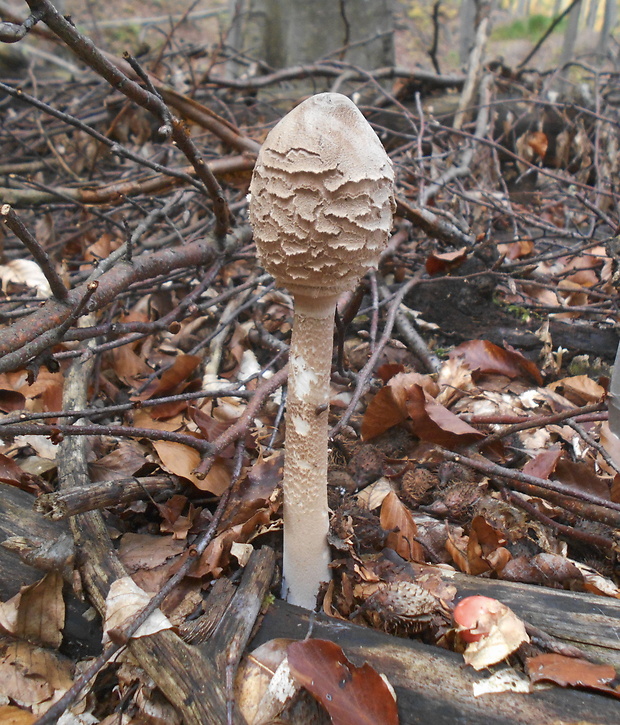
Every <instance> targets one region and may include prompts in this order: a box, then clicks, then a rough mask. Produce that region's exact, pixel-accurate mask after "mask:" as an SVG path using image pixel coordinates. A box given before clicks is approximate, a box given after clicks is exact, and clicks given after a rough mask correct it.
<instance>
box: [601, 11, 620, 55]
mask: <svg viewBox="0 0 620 725" xmlns="http://www.w3.org/2000/svg"><path fill="white" fill-rule="evenodd" d="M616 2H617V0H606V2H605V15H604V16H603V27H602V29H601V41H600V43H599V48H600V53H601V55H603V56H604V55H605V54H606V53H607V47H608V46H609V37H610V35H611V31H612V30H613V28H614V25H615V24H616V20H617V19H618V7H617V4H616Z"/></svg>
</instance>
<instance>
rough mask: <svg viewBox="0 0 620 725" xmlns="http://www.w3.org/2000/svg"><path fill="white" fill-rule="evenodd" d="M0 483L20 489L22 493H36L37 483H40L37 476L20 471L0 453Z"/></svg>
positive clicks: (13, 462)
mask: <svg viewBox="0 0 620 725" xmlns="http://www.w3.org/2000/svg"><path fill="white" fill-rule="evenodd" d="M0 482H2V483H8V484H9V485H10V486H15V487H16V488H21V489H22V491H28V492H30V493H36V492H37V490H38V483H39V482H42V481H41V479H40V478H39V477H38V476H34V475H33V474H31V473H26V471H24V470H22V468H21V467H20V466H18V465H17V463H15V461H14V460H13V459H12V458H9V457H8V456H5V455H4V454H2V453H0Z"/></svg>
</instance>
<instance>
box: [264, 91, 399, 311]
mask: <svg viewBox="0 0 620 725" xmlns="http://www.w3.org/2000/svg"><path fill="white" fill-rule="evenodd" d="M250 192H251V195H252V196H251V200H250V223H251V224H252V228H253V230H254V238H255V240H256V246H257V249H258V255H259V259H260V261H261V263H262V265H263V267H264V268H265V269H266V270H267V271H268V272H269V273H270V274H272V275H273V276H274V277H275V278H276V281H277V282H278V284H280V285H282V286H284V287H287V288H288V289H289V291H290V292H292V293H293V294H303V295H305V296H309V297H321V296H328V295H335V294H339V293H340V292H343V291H344V290H347V289H350V288H351V287H352V286H353V285H354V284H355V283H356V282H357V280H359V279H360V277H362V276H363V275H364V274H365V273H366V271H367V270H368V268H369V267H373V266H376V265H377V263H378V260H379V255H380V253H381V251H382V250H383V249H384V248H385V246H386V245H387V241H388V237H389V234H390V230H391V228H392V215H393V213H394V209H395V204H394V170H393V168H392V162H391V161H390V159H389V157H388V155H387V154H386V152H385V149H384V148H383V146H382V144H381V142H380V141H379V139H378V138H377V135H376V134H375V132H374V131H373V130H372V128H371V127H370V125H369V123H368V122H367V121H366V119H365V118H364V116H363V115H362V114H361V113H360V111H359V109H358V108H357V106H356V105H355V104H354V103H353V102H352V101H350V100H349V99H348V98H347V97H346V96H343V95H342V94H340V93H320V94H318V95H316V96H312V97H310V98H308V99H307V100H305V101H304V102H303V103H301V104H300V105H299V106H297V107H296V108H294V109H293V110H292V111H291V112H290V113H288V114H287V115H286V116H285V117H284V118H283V119H282V120H281V121H280V122H279V123H278V124H277V126H275V128H273V129H272V131H271V132H270V133H269V135H268V136H267V138H266V140H265V143H264V144H263V146H262V148H261V150H260V153H259V154H258V159H257V162H256V166H255V168H254V174H253V176H252V182H251V184H250Z"/></svg>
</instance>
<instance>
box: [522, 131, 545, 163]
mask: <svg viewBox="0 0 620 725" xmlns="http://www.w3.org/2000/svg"><path fill="white" fill-rule="evenodd" d="M527 145H528V146H529V147H530V148H531V149H532V151H533V152H534V153H535V154H536V156H538V158H540V159H543V158H544V157H545V154H546V153H547V148H548V147H549V139H548V138H547V135H546V134H544V133H543V132H542V131H531V132H530V133H529V134H528V135H527Z"/></svg>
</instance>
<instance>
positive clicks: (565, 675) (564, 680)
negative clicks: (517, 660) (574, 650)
mask: <svg viewBox="0 0 620 725" xmlns="http://www.w3.org/2000/svg"><path fill="white" fill-rule="evenodd" d="M525 667H526V671H527V674H528V675H529V677H530V679H531V681H532V682H554V683H555V684H556V685H560V687H585V688H586V689H588V690H596V691H598V692H606V693H608V694H610V695H614V697H618V698H620V691H618V690H616V689H615V688H613V687H611V686H610V683H611V682H613V681H614V680H615V679H616V670H615V669H614V668H613V667H612V666H611V665H597V664H594V663H592V662H588V661H587V660H580V659H577V658H575V657H565V656H563V655H559V654H542V655H538V656H537V657H529V658H528V659H527V660H526V663H525Z"/></svg>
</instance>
